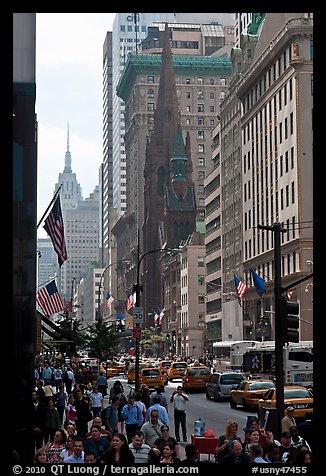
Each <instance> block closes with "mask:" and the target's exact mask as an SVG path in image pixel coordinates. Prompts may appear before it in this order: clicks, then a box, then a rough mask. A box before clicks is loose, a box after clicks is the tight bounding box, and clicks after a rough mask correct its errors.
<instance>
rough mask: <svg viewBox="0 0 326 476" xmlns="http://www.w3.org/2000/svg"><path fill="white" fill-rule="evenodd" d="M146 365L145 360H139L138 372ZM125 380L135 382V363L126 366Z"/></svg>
mask: <svg viewBox="0 0 326 476" xmlns="http://www.w3.org/2000/svg"><path fill="white" fill-rule="evenodd" d="M146 367H147V363H146V362H139V372H140V371H141V370H142V369H144V368H146ZM127 380H128V383H132V382H135V380H136V365H135V364H130V365H129V368H128V373H127Z"/></svg>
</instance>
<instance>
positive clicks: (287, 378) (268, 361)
mask: <svg viewBox="0 0 326 476" xmlns="http://www.w3.org/2000/svg"><path fill="white" fill-rule="evenodd" d="M283 366H284V385H303V386H305V387H312V386H313V342H312V341H302V342H299V343H289V345H285V346H284V347H283ZM243 371H244V372H249V373H250V374H255V375H262V376H267V377H269V378H273V377H274V376H275V343H274V342H268V343H267V342H260V343H259V344H258V345H257V346H255V347H248V348H247V350H246V352H245V354H244V355H243Z"/></svg>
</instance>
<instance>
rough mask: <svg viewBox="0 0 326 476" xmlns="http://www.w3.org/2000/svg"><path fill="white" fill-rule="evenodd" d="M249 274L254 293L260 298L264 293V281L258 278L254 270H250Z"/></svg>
mask: <svg viewBox="0 0 326 476" xmlns="http://www.w3.org/2000/svg"><path fill="white" fill-rule="evenodd" d="M250 272H251V275H252V279H253V281H254V286H255V288H256V291H257V293H258V294H259V296H260V297H261V296H262V295H263V294H264V292H265V281H264V280H263V278H261V277H260V276H258V274H257V273H256V271H255V270H254V269H251V270H250Z"/></svg>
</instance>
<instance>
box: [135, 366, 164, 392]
mask: <svg viewBox="0 0 326 476" xmlns="http://www.w3.org/2000/svg"><path fill="white" fill-rule="evenodd" d="M139 383H140V384H144V385H147V387H148V388H149V389H151V388H155V387H160V389H161V391H162V392H163V391H164V377H163V375H162V372H161V370H160V369H158V368H157V367H146V368H143V369H142V370H141V371H140V377H139Z"/></svg>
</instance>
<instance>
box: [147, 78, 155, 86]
mask: <svg viewBox="0 0 326 476" xmlns="http://www.w3.org/2000/svg"><path fill="white" fill-rule="evenodd" d="M147 82H148V83H151V84H153V83H154V76H147Z"/></svg>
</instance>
